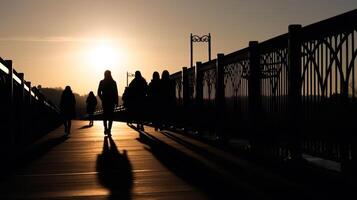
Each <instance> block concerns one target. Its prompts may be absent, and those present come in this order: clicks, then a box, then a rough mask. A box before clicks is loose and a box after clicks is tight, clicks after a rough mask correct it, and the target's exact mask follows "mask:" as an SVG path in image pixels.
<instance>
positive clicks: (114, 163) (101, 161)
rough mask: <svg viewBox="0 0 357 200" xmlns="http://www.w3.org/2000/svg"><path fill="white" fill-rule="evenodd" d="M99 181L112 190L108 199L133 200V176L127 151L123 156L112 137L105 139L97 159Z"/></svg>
mask: <svg viewBox="0 0 357 200" xmlns="http://www.w3.org/2000/svg"><path fill="white" fill-rule="evenodd" d="M96 168H97V171H98V180H99V182H100V183H101V184H102V185H103V186H104V187H106V188H108V189H109V190H110V196H109V198H108V199H131V189H132V185H133V174H132V167H131V163H130V161H129V159H128V156H127V152H126V150H124V151H123V153H122V154H121V153H120V152H119V150H118V148H117V146H116V144H115V142H114V140H113V139H112V138H111V137H104V143H103V151H102V154H99V155H98V157H97V167H96Z"/></svg>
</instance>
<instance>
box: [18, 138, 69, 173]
mask: <svg viewBox="0 0 357 200" xmlns="http://www.w3.org/2000/svg"><path fill="white" fill-rule="evenodd" d="M67 139H68V136H66V135H62V136H60V137H56V138H51V139H48V140H45V141H43V142H40V143H38V144H36V145H34V146H33V147H32V148H31V149H29V150H28V151H27V152H26V153H25V154H23V155H21V156H20V159H18V160H17V163H16V164H17V166H22V165H26V164H28V163H30V162H32V161H33V160H36V159H38V158H40V157H42V156H43V155H45V154H46V153H48V152H49V151H50V150H51V149H53V148H54V147H56V146H57V145H60V144H62V143H63V142H65V141H66V140H67Z"/></svg>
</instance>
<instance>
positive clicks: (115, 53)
mask: <svg viewBox="0 0 357 200" xmlns="http://www.w3.org/2000/svg"><path fill="white" fill-rule="evenodd" d="M88 56H89V61H90V63H91V65H92V67H94V68H95V69H99V70H105V69H112V68H115V67H117V65H118V64H119V62H120V60H121V58H122V55H121V52H120V51H119V49H118V48H116V47H115V46H114V45H113V44H112V43H110V42H108V41H101V42H98V43H96V44H95V45H93V47H92V48H91V49H90V50H89V55H88Z"/></svg>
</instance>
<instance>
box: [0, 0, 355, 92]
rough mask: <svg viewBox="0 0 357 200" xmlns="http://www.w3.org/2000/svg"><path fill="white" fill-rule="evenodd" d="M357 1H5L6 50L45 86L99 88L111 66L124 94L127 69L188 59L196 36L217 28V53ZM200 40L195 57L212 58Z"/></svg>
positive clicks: (145, 69) (1, 16) (0, 38)
mask: <svg viewBox="0 0 357 200" xmlns="http://www.w3.org/2000/svg"><path fill="white" fill-rule="evenodd" d="M356 8H357V1H356V0H217V1H214V0H141V1H139V0H130V1H127V0H123V1H121V0H100V1H98V0H0V24H1V31H0V57H2V58H4V59H12V60H13V62H14V68H15V69H16V70H18V71H20V72H24V73H25V79H26V80H30V81H32V83H33V84H34V85H38V84H41V85H42V86H43V87H65V86H66V85H70V86H71V87H72V89H73V90H74V91H75V92H78V93H80V94H85V93H87V92H89V91H90V90H93V91H96V90H97V85H98V83H99V81H100V79H102V77H103V72H104V70H105V69H111V70H112V74H113V77H114V79H115V80H117V83H118V84H119V90H120V91H119V93H120V94H122V92H123V88H124V86H125V84H126V72H127V71H129V72H134V71H135V70H141V71H142V73H143V75H144V76H145V78H146V79H147V81H150V79H151V74H152V72H153V71H154V70H157V71H159V72H160V73H161V71H162V70H164V69H168V70H169V71H170V73H173V72H176V71H179V70H181V68H182V67H183V66H188V65H189V63H190V58H189V44H190V43H189V35H190V33H191V32H192V33H194V34H206V33H208V32H210V33H211V35H212V54H213V55H212V57H213V58H215V57H216V54H217V53H225V54H227V53H230V52H233V51H236V50H238V49H241V48H244V47H246V46H247V44H248V42H249V41H250V40H258V41H264V40H267V39H269V38H271V37H274V36H277V35H280V34H283V33H285V32H287V29H288V25H289V24H294V23H299V24H302V25H308V24H311V23H314V22H317V21H320V20H323V19H326V18H328V17H332V16H335V15H338V14H341V13H344V12H347V11H350V10H353V9H356ZM205 45H206V44H196V45H195V47H194V50H195V61H206V60H207V49H206V46H205Z"/></svg>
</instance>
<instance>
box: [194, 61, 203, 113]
mask: <svg viewBox="0 0 357 200" xmlns="http://www.w3.org/2000/svg"><path fill="white" fill-rule="evenodd" d="M201 67H202V62H196V73H195V74H196V85H195V87H196V89H195V90H196V97H195V99H196V105H197V107H198V108H202V105H203V74H202V71H201V70H200V69H201Z"/></svg>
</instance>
